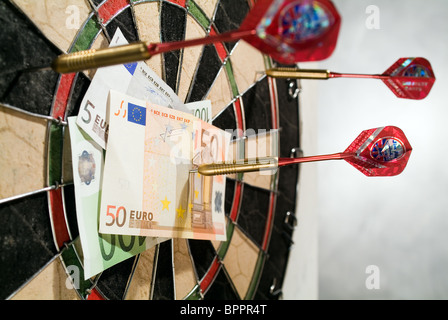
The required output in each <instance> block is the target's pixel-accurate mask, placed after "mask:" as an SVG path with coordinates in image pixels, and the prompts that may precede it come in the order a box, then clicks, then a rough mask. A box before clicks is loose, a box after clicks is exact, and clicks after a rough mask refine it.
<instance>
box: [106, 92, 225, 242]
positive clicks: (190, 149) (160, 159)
mask: <svg viewBox="0 0 448 320" xmlns="http://www.w3.org/2000/svg"><path fill="white" fill-rule="evenodd" d="M109 119H110V126H109V138H108V139H109V140H108V147H107V153H106V160H105V167H104V178H103V189H102V197H101V210H100V224H99V232H100V233H104V234H122V235H138V236H153V237H178V238H192V239H209V240H222V241H223V240H226V232H225V214H224V196H225V177H224V176H213V177H205V176H201V175H199V174H198V173H191V172H190V170H191V169H192V168H193V166H194V165H198V164H201V163H204V162H217V161H226V160H227V154H228V150H229V143H230V138H231V135H230V133H228V132H225V131H223V130H220V129H218V128H216V127H214V126H213V125H211V124H209V123H207V122H205V121H202V120H201V119H198V118H196V117H194V116H193V115H192V114H191V113H190V112H188V113H185V112H182V111H178V110H174V109H169V108H166V107H162V106H158V105H156V104H152V103H149V102H146V101H143V100H140V99H136V98H133V97H131V96H128V95H126V94H124V93H120V92H117V91H113V90H111V91H110V93H109Z"/></svg>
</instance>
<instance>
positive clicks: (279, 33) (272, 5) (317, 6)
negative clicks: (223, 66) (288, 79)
mask: <svg viewBox="0 0 448 320" xmlns="http://www.w3.org/2000/svg"><path fill="white" fill-rule="evenodd" d="M340 25H341V17H340V16H339V13H338V12H337V10H336V8H335V6H334V5H333V3H332V2H331V1H328V0H295V1H289V0H287V1H284V0H274V1H272V0H260V1H258V2H257V4H256V6H254V8H253V9H252V10H251V12H249V14H248V16H247V17H246V19H245V20H244V21H243V23H242V24H241V27H240V30H255V31H256V33H255V34H254V35H251V36H248V37H244V38H243V39H244V40H245V41H247V42H248V43H250V44H251V45H253V46H254V47H255V48H257V49H258V50H260V51H262V52H263V53H266V54H269V55H270V56H271V57H272V58H273V59H275V60H277V61H278V62H280V63H283V64H292V63H296V62H301V61H317V60H323V59H326V58H328V57H329V56H330V55H331V54H332V53H333V50H334V49H335V47H336V42H337V38H338V33H339V28H340Z"/></svg>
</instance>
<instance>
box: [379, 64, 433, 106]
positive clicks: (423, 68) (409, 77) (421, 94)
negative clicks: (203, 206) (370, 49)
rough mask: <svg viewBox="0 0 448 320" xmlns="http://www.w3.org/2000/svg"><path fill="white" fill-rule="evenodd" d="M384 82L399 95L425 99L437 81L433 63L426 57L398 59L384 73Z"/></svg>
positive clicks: (400, 96) (399, 96)
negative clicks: (432, 66)
mask: <svg viewBox="0 0 448 320" xmlns="http://www.w3.org/2000/svg"><path fill="white" fill-rule="evenodd" d="M383 75H384V76H388V77H387V78H383V79H382V80H383V82H384V83H385V84H386V85H387V86H388V87H389V89H390V90H392V92H393V93H394V94H395V95H396V96H397V97H398V98H405V99H417V100H420V99H423V98H425V97H426V96H427V95H428V93H429V91H431V88H432V85H433V84H434V82H435V81H436V78H435V76H434V72H433V71H432V68H431V64H430V63H429V61H428V60H426V59H425V58H401V59H398V60H397V61H396V62H395V63H394V64H393V65H392V66H391V67H390V68H389V69H387V70H386V71H385V72H384V73H383Z"/></svg>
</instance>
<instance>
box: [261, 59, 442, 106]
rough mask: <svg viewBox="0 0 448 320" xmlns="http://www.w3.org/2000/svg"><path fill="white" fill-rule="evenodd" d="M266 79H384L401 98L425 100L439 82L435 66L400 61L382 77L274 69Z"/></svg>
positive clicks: (420, 61) (422, 60)
mask: <svg viewBox="0 0 448 320" xmlns="http://www.w3.org/2000/svg"><path fill="white" fill-rule="evenodd" d="M266 75H268V76H270V77H273V78H292V79H320V80H327V79H331V78H367V79H381V80H382V81H383V82H384V83H385V84H386V85H387V86H388V88H389V89H390V90H391V91H392V92H393V93H394V94H395V95H396V96H397V97H398V98H404V99H415V100H420V99H424V98H425V97H426V96H427V95H428V94H429V91H431V88H432V86H433V84H434V82H435V80H436V78H435V76H434V72H433V70H432V68H431V64H430V63H429V61H428V60H426V59H425V58H421V57H418V58H400V59H398V60H397V61H396V62H395V63H394V64H393V65H392V66H391V67H389V69H387V70H386V71H385V72H384V73H382V74H354V73H337V72H332V71H328V70H312V69H296V68H272V69H269V70H267V71H266Z"/></svg>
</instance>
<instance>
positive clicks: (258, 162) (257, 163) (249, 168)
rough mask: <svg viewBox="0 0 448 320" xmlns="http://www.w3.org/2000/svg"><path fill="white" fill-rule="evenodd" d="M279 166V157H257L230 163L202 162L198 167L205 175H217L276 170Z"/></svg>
mask: <svg viewBox="0 0 448 320" xmlns="http://www.w3.org/2000/svg"><path fill="white" fill-rule="evenodd" d="M277 167H278V159H277V158H256V159H244V160H237V161H233V162H230V163H229V162H219V163H210V164H202V165H200V166H199V167H198V172H199V173H200V174H202V175H204V176H215V175H221V174H231V173H242V172H254V171H262V170H275V169H277Z"/></svg>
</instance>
